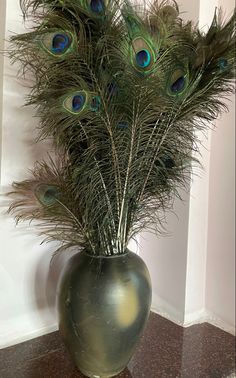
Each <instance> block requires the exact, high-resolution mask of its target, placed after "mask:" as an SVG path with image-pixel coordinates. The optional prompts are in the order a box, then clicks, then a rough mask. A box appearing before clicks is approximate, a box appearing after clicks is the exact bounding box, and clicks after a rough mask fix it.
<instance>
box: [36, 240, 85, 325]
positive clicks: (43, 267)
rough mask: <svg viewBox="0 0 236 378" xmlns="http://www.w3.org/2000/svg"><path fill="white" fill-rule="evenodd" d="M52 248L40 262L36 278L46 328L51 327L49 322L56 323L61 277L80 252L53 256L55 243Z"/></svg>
mask: <svg viewBox="0 0 236 378" xmlns="http://www.w3.org/2000/svg"><path fill="white" fill-rule="evenodd" d="M50 246H51V248H50V251H48V249H47V250H46V251H45V253H44V254H43V255H42V256H41V258H40V260H39V261H38V263H37V268H36V271H35V278H34V296H35V300H36V305H37V309H38V310H39V311H38V313H39V314H40V317H41V320H42V323H43V324H45V326H48V325H49V320H50V325H52V324H55V323H56V319H57V314H56V299H57V286H58V283H59V280H60V276H61V273H62V271H63V268H64V267H65V266H66V264H67V261H68V260H69V259H70V258H71V257H72V256H73V255H74V254H76V253H77V252H78V250H77V249H75V248H74V249H70V250H66V251H63V252H60V253H58V254H55V255H52V253H51V252H52V251H53V250H55V249H56V246H55V243H50Z"/></svg>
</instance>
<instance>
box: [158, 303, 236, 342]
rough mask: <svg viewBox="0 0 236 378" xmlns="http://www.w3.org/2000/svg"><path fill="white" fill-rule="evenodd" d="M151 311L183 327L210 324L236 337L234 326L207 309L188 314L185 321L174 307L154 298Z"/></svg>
mask: <svg viewBox="0 0 236 378" xmlns="http://www.w3.org/2000/svg"><path fill="white" fill-rule="evenodd" d="M157 303H158V306H157ZM151 310H152V311H153V312H155V313H156V314H158V315H160V316H163V317H164V318H166V319H168V320H170V321H172V322H173V323H175V324H178V325H180V326H182V327H190V326H192V325H194V324H201V323H209V324H212V325H214V326H215V327H218V328H220V329H222V330H224V331H226V332H228V333H231V334H232V335H234V336H235V335H236V329H235V326H234V325H233V324H230V323H227V322H226V321H225V320H223V319H221V318H219V317H217V316H216V315H215V314H214V313H212V312H211V311H208V310H206V309H201V310H199V311H195V312H193V313H190V314H186V315H185V317H184V321H183V320H182V319H181V318H182V314H181V313H180V312H179V311H177V310H176V309H175V308H174V307H173V306H171V305H170V304H168V303H167V302H165V301H163V299H161V298H157V297H154V298H153V304H152V308H151Z"/></svg>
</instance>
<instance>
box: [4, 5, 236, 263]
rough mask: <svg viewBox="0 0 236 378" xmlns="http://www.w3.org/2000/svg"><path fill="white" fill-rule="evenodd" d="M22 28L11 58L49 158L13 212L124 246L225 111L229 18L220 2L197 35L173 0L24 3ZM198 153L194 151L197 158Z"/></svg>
mask: <svg viewBox="0 0 236 378" xmlns="http://www.w3.org/2000/svg"><path fill="white" fill-rule="evenodd" d="M21 6H22V10H23V13H24V16H25V18H26V17H27V16H30V15H31V16H33V18H34V20H35V23H34V25H33V26H32V30H31V31H30V32H29V33H25V34H21V35H15V36H13V37H12V39H11V42H12V47H11V50H10V56H11V58H12V61H13V62H14V61H18V60H19V61H20V62H21V64H22V74H23V75H27V72H28V71H30V72H31V73H33V75H34V78H35V81H34V83H33V84H32V87H31V91H30V93H29V95H28V97H27V100H26V104H28V105H34V106H35V107H36V115H37V117H38V120H39V137H38V138H39V139H41V140H44V139H45V138H50V139H51V140H52V142H53V146H54V148H55V156H56V158H54V159H52V158H49V159H48V160H47V161H43V162H38V163H37V164H36V165H35V167H34V168H33V170H32V177H31V179H29V180H24V181H22V182H18V183H14V184H13V187H14V190H13V193H12V194H14V196H16V199H15V200H14V202H13V203H12V205H11V207H10V211H13V212H15V214H16V218H17V220H21V219H28V220H32V219H33V220H40V221H41V222H40V224H39V226H40V227H41V229H42V233H44V234H45V235H46V240H51V239H54V240H55V239H56V240H59V241H61V243H62V246H63V248H68V247H70V246H81V247H82V248H84V249H87V250H89V251H90V253H93V254H94V255H99V254H104V255H109V256H110V255H114V254H122V253H124V251H125V250H126V247H127V244H128V242H129V240H130V239H131V238H133V237H134V236H135V235H136V234H137V233H138V232H140V230H142V229H143V228H146V227H151V228H153V227H154V226H155V229H156V230H157V231H158V232H162V231H163V227H164V223H163V222H164V219H163V210H165V211H166V210H168V209H171V208H172V202H173V198H174V196H176V195H179V189H180V188H183V187H188V184H189V175H190V173H191V172H192V169H193V167H195V165H197V164H198V161H197V159H196V158H194V157H193V152H197V151H198V145H197V140H196V133H195V132H196V130H203V131H204V130H205V129H206V127H208V126H209V122H212V121H213V120H214V119H216V118H217V116H218V114H219V113H220V112H221V111H223V110H226V105H225V97H226V96H228V95H229V94H230V93H231V92H232V91H233V90H234V87H233V81H232V80H233V79H234V78H235V66H236V64H235V20H236V13H235V12H234V14H233V15H232V16H231V17H230V18H229V20H228V21H226V22H224V21H223V20H222V12H221V11H220V10H217V11H216V13H215V16H214V18H213V21H212V24H211V26H210V27H209V30H208V31H207V32H206V33H203V32H202V31H201V30H199V29H198V28H197V26H195V25H193V23H192V22H184V21H183V20H182V19H181V17H180V15H179V9H178V6H177V4H176V2H175V1H171V0H166V1H165V0H164V1H161V2H158V1H155V3H154V4H151V5H150V6H147V4H143V5H139V6H136V7H134V6H132V5H131V4H130V3H129V2H128V1H123V2H120V1H118V0H117V1H116V0H115V1H112V0H110V1H105V0H21ZM194 155H195V154H194Z"/></svg>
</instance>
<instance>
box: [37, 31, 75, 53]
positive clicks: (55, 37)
mask: <svg viewBox="0 0 236 378" xmlns="http://www.w3.org/2000/svg"><path fill="white" fill-rule="evenodd" d="M40 42H41V43H40V44H41V47H42V48H43V49H44V50H45V51H46V52H48V53H49V54H50V55H52V56H54V57H62V56H64V55H65V54H67V53H69V52H71V50H72V48H73V37H72V34H71V33H69V32H64V31H58V32H54V33H46V34H44V35H43V36H42V38H41V41H40Z"/></svg>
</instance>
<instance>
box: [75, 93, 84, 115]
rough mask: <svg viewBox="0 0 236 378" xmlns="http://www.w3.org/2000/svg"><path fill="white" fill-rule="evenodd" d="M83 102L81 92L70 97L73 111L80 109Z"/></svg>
mask: <svg viewBox="0 0 236 378" xmlns="http://www.w3.org/2000/svg"><path fill="white" fill-rule="evenodd" d="M84 103H85V97H84V96H83V95H81V94H79V95H75V96H74V97H73V99H72V110H73V111H74V112H78V111H80V110H81V109H82V108H83V106H84Z"/></svg>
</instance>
